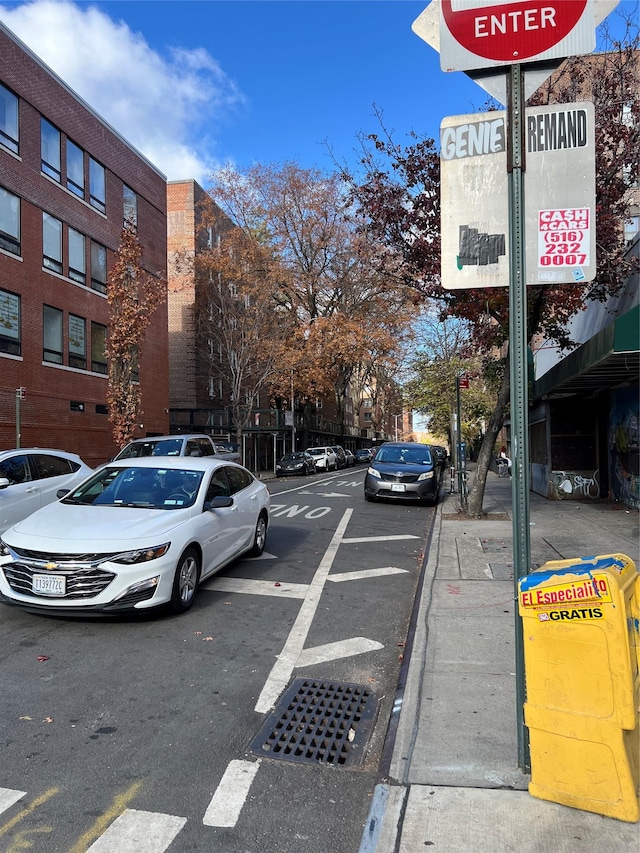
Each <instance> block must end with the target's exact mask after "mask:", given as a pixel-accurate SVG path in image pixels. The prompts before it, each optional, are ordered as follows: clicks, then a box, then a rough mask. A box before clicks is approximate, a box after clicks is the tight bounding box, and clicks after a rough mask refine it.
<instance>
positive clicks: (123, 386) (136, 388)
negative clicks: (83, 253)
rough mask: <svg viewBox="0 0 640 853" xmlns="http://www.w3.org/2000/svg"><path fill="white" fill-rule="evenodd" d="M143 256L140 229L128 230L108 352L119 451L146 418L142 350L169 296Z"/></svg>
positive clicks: (110, 294)
mask: <svg viewBox="0 0 640 853" xmlns="http://www.w3.org/2000/svg"><path fill="white" fill-rule="evenodd" d="M142 255H143V250H142V246H141V245H140V242H139V240H138V237H137V235H136V232H135V229H134V228H133V227H130V226H127V227H125V228H123V230H122V233H121V236H120V245H119V247H118V251H117V257H116V262H115V264H114V265H113V267H112V268H111V270H110V272H109V276H108V280H107V301H108V303H109V308H110V316H109V333H108V340H107V347H106V351H105V355H106V359H107V365H108V377H109V381H108V387H107V405H108V410H109V422H110V423H111V425H112V430H113V440H114V442H115V443H116V445H117V446H118V447H121V446H122V445H123V444H126V443H127V442H128V441H130V440H131V438H132V437H133V435H134V432H135V428H136V424H137V423H138V421H139V420H140V415H142V414H143V412H142V411H141V408H140V385H139V383H138V370H139V363H140V352H141V347H142V344H143V341H144V338H145V333H146V330H147V326H148V325H149V322H150V320H151V316H152V314H153V312H154V311H155V310H156V308H157V307H158V306H159V305H161V304H162V303H163V302H164V301H165V299H166V295H167V288H166V281H164V279H162V278H160V277H158V276H153V275H150V274H148V273H146V272H145V271H144V270H143V269H142V266H141V259H142Z"/></svg>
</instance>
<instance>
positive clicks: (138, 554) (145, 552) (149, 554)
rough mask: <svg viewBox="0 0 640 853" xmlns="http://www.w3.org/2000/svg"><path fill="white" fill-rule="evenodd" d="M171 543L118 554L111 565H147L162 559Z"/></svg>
mask: <svg viewBox="0 0 640 853" xmlns="http://www.w3.org/2000/svg"><path fill="white" fill-rule="evenodd" d="M170 547H171V542H165V543H164V545H155V546H154V547H153V548H138V549H137V550H135V551H125V552H124V554H118V556H117V557H113V558H112V559H111V560H110V562H111V563H125V564H126V565H127V566H131V565H133V564H135V563H147V562H148V561H149V560H157V559H158V557H163V556H164V555H165V554H166V553H167V551H168V550H169V548H170Z"/></svg>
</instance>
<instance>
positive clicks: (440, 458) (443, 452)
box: [431, 444, 449, 473]
mask: <svg viewBox="0 0 640 853" xmlns="http://www.w3.org/2000/svg"><path fill="white" fill-rule="evenodd" d="M431 450H432V451H433V455H434V456H435V459H436V462H437V463H438V465H439V466H440V471H441V473H444V471H445V470H446V468H447V462H448V460H449V454H448V453H447V448H446V447H441V446H440V445H439V444H432V445H431Z"/></svg>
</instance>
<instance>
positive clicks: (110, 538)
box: [0, 457, 270, 615]
mask: <svg viewBox="0 0 640 853" xmlns="http://www.w3.org/2000/svg"><path fill="white" fill-rule="evenodd" d="M269 510H270V496H269V492H268V491H267V488H266V486H265V485H264V483H261V482H259V481H258V480H256V479H255V477H254V476H253V475H252V474H251V473H250V472H249V471H247V469H246V468H243V467H242V466H241V465H237V464H235V463H234V462H228V461H226V460H222V459H216V458H215V457H205V458H192V459H186V458H167V457H161V458H153V457H151V458H149V457H146V458H142V459H123V460H120V461H118V462H110V463H108V464H107V465H105V466H104V467H102V468H100V469H99V470H98V471H96V472H95V473H94V474H93V475H92V476H90V477H89V478H87V479H86V480H84V481H83V482H82V483H81V484H80V485H79V486H77V487H75V488H73V489H72V490H71V491H69V492H67V493H66V494H64V496H61V497H60V499H59V500H57V501H56V502H55V503H52V504H49V505H48V506H46V507H44V508H43V509H40V510H38V511H37V512H35V513H33V515H30V516H29V517H28V518H26V519H24V520H23V521H20V522H18V523H17V524H15V525H14V526H13V527H10V528H9V529H8V530H6V531H5V532H4V534H3V535H2V538H1V539H0V601H3V602H4V603H6V604H13V605H18V606H21V607H23V608H25V609H27V610H31V611H36V612H46V613H52V612H56V613H68V614H74V615H77V614H82V613H90V612H103V613H118V612H121V611H126V610H147V609H149V608H152V607H157V606H159V605H163V604H168V605H169V606H170V608H171V610H173V612H174V613H181V612H183V611H185V610H188V609H189V607H191V605H192V603H193V599H194V596H195V594H196V591H197V588H198V584H199V583H200V581H202V580H204V578H206V577H208V576H209V575H212V574H214V573H215V572H217V571H219V570H220V569H222V568H223V567H224V566H226V565H227V564H228V563H230V562H232V560H235V559H236V558H237V557H239V556H240V555H242V554H247V555H249V556H256V557H257V556H259V555H260V554H261V553H262V551H263V549H264V546H265V542H266V537H267V529H268V524H269Z"/></svg>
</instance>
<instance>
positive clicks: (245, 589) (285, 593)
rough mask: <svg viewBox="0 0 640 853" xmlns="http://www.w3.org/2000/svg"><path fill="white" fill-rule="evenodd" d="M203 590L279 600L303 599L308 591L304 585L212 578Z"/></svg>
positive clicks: (247, 579)
mask: <svg viewBox="0 0 640 853" xmlns="http://www.w3.org/2000/svg"><path fill="white" fill-rule="evenodd" d="M203 586H204V588H205V589H211V590H214V591H215V592H218V591H219V592H241V593H244V594H245V595H276V596H278V597H280V598H304V597H305V595H306V594H307V590H308V589H309V584H306V583H282V584H280V585H279V586H276V585H275V584H274V582H273V581H259V580H251V579H250V578H223V577H220V578H217V577H216V578H213V579H212V580H211V581H209V582H207V583H205V584H203Z"/></svg>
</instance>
